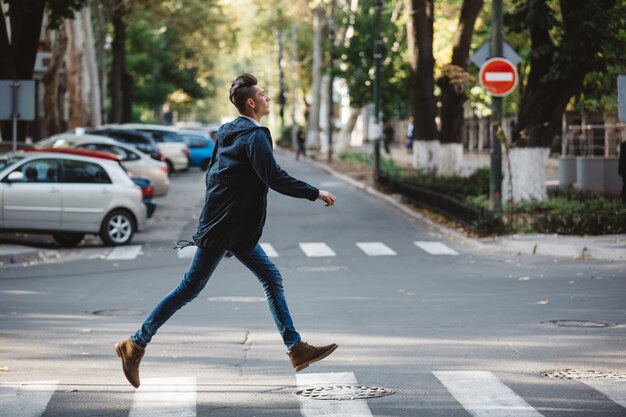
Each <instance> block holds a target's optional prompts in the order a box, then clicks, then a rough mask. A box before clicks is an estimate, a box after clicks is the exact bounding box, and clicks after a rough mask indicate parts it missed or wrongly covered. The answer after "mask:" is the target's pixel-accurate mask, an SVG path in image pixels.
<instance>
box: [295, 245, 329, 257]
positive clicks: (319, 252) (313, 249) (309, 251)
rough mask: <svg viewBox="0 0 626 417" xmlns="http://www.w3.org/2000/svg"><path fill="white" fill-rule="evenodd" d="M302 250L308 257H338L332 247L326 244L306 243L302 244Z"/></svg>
mask: <svg viewBox="0 0 626 417" xmlns="http://www.w3.org/2000/svg"><path fill="white" fill-rule="evenodd" d="M300 249H302V252H304V253H305V255H306V256H308V257H313V258H315V257H322V256H336V254H335V251H333V250H332V249H331V248H330V246H328V245H327V244H326V243H324V242H306V243H300Z"/></svg>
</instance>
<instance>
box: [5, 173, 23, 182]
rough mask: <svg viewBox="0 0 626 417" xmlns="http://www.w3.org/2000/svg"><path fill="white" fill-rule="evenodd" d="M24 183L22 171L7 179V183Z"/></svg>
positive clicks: (10, 175) (11, 174)
mask: <svg viewBox="0 0 626 417" xmlns="http://www.w3.org/2000/svg"><path fill="white" fill-rule="evenodd" d="M22 181H24V174H23V173H22V171H13V172H11V173H10V174H9V176H8V177H7V182H22Z"/></svg>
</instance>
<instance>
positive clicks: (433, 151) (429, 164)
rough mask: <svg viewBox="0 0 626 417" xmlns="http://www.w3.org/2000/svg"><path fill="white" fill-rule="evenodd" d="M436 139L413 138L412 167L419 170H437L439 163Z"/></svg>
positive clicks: (432, 171) (429, 171)
mask: <svg viewBox="0 0 626 417" xmlns="http://www.w3.org/2000/svg"><path fill="white" fill-rule="evenodd" d="M439 148H440V142H439V141H438V140H414V141H413V168H415V169H416V170H418V171H420V172H427V173H434V172H437V165H438V164H439Z"/></svg>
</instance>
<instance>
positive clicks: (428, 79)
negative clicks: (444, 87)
mask: <svg viewBox="0 0 626 417" xmlns="http://www.w3.org/2000/svg"><path fill="white" fill-rule="evenodd" d="M406 1H407V9H408V10H409V14H410V18H409V20H408V23H407V40H408V49H409V66H410V74H409V85H410V99H411V109H412V113H413V125H414V131H413V135H414V139H415V140H417V141H420V140H427V141H432V140H437V138H438V132H437V123H436V122H435V117H436V115H437V104H436V101H435V81H434V75H433V74H434V67H435V59H434V57H433V18H434V15H433V13H434V5H433V1H434V0H406Z"/></svg>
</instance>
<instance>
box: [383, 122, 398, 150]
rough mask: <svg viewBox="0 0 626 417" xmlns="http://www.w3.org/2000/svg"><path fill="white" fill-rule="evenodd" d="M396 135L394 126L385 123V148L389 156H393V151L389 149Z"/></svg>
mask: <svg viewBox="0 0 626 417" xmlns="http://www.w3.org/2000/svg"><path fill="white" fill-rule="evenodd" d="M395 133H396V131H395V129H394V128H393V125H392V124H391V123H389V122H387V123H385V126H384V127H383V146H384V147H385V152H387V155H391V149H390V148H389V145H391V143H392V142H393V136H394V134H395Z"/></svg>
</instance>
